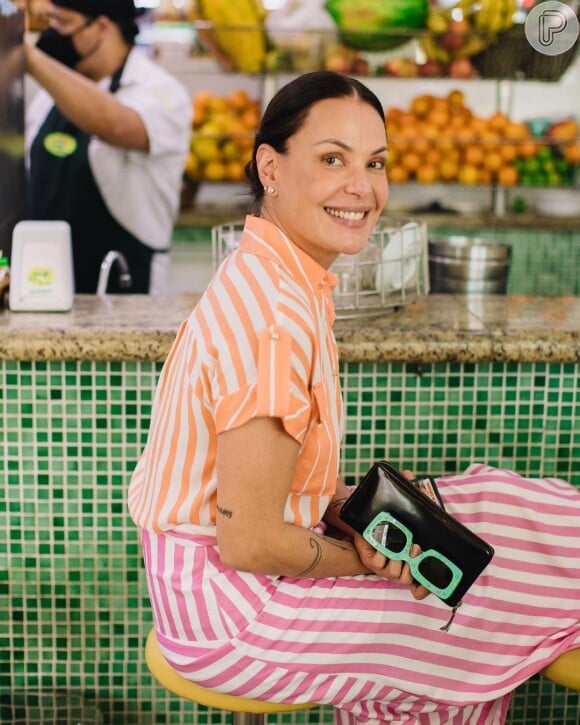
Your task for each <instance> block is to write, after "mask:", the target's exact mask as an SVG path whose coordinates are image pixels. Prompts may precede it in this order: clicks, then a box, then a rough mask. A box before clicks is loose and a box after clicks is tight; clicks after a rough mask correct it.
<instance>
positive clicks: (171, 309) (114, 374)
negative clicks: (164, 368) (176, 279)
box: [0, 295, 580, 725]
mask: <svg viewBox="0 0 580 725" xmlns="http://www.w3.org/2000/svg"><path fill="white" fill-rule="evenodd" d="M194 302H195V297H194V296H183V297H174V298H164V299H153V298H149V297H140V296H134V297H108V298H104V299H99V298H96V297H90V296H86V297H82V296H81V297H78V298H77V299H76V301H75V306H74V309H73V311H72V312H70V313H66V314H61V313H46V314H30V313H10V312H7V311H4V312H1V313H0V474H1V486H0V622H1V625H0V637H1V640H2V647H0V662H1V664H2V668H1V672H0V722H10V720H7V719H5V715H4V713H6V712H8V710H7V709H6V708H3V706H2V702H5V701H7V700H8V699H9V698H10V696H11V695H12V694H13V693H15V692H21V691H23V690H33V691H38V690H40V691H42V692H44V693H46V695H45V698H46V701H48V700H49V694H50V695H51V696H52V694H53V693H54V692H55V691H65V692H68V693H70V695H71V697H72V696H73V695H75V696H76V695H79V694H80V695H82V696H83V697H84V698H85V699H87V700H91V699H94V700H95V702H96V705H97V706H98V708H99V710H100V712H101V713H102V718H103V722H104V723H108V724H110V725H124V724H125V723H127V724H129V723H131V724H133V723H135V724H139V725H141V724H143V725H145V724H149V723H176V724H177V723H180V724H181V723H186V722H196V723H199V724H200V725H204V723H221V722H225V715H224V714H222V713H216V712H208V711H206V710H205V709H204V708H196V707H195V706H193V705H190V704H184V703H182V702H180V701H179V700H178V699H177V698H174V697H172V696H169V695H167V694H166V693H165V691H164V690H163V689H162V688H158V687H156V686H154V685H153V684H152V681H151V677H150V676H149V674H148V672H147V670H146V667H145V664H144V659H143V646H144V640H145V636H146V634H147V632H148V630H149V628H150V625H151V615H150V608H149V602H148V599H147V593H146V589H145V583H144V577H143V572H142V569H141V559H140V552H139V547H138V544H137V538H136V532H135V529H134V527H133V525H132V523H131V521H130V520H129V518H128V516H127V513H126V503H125V497H126V490H127V485H128V480H129V477H130V475H131V471H132V469H133V467H134V465H135V461H136V459H137V456H138V455H139V452H140V450H141V448H142V446H143V444H144V441H145V436H146V433H147V429H148V425H149V415H150V411H151V401H152V398H153V394H154V390H155V385H156V381H157V377H158V374H159V372H160V369H161V365H162V361H163V360H164V358H165V356H166V354H167V351H168V349H169V345H170V344H171V341H172V340H173V337H174V335H175V332H176V330H177V326H178V325H179V323H180V322H181V320H182V319H183V318H184V317H185V316H186V315H187V314H188V313H189V311H190V309H191V307H192V306H193V304H194ZM336 333H337V339H338V342H339V349H340V354H341V361H342V363H341V379H342V384H343V390H344V398H345V404H346V414H347V417H346V439H345V447H344V452H343V462H342V463H343V470H344V472H345V475H346V477H347V479H348V480H349V481H350V482H354V481H356V480H357V479H358V477H359V476H360V474H361V473H363V472H364V471H365V470H366V469H367V468H368V467H369V465H370V464H371V462H372V461H374V460H376V459H377V458H383V457H387V458H390V459H392V460H394V461H397V462H398V463H399V464H401V465H404V466H406V467H409V468H412V469H414V470H416V471H429V472H432V473H435V474H437V473H439V472H453V471H456V470H459V469H461V468H463V467H464V466H465V465H467V463H469V462H470V461H473V460H486V461H489V462H490V463H493V464H496V465H503V466H509V467H512V468H516V469H517V470H518V471H520V472H522V473H525V474H527V475H557V476H561V477H563V478H566V479H568V480H571V481H572V482H573V483H575V484H576V485H580V383H579V375H578V366H579V363H580V298H576V297H565V298H555V297H550V298H536V297H530V298H526V297H495V298H491V297H490V298H484V299H482V298H476V297H473V298H466V297H455V296H450V295H441V296H437V295H435V296H431V297H428V298H427V299H425V300H423V301H421V302H418V303H416V304H414V305H410V306H409V307H407V308H405V309H401V310H398V311H390V312H388V313H387V314H385V315H384V316H383V317H380V318H375V319H369V320H365V321H362V320H359V321H340V322H338V323H337V324H336ZM40 702H41V703H42V698H41V699H40ZM40 709H42V708H40ZM579 709H580V703H579V696H578V694H575V693H570V692H566V691H562V690H560V689H559V688H556V687H555V686H553V685H552V684H550V683H547V682H545V681H543V680H540V679H539V678H535V679H533V680H531V681H530V682H528V683H526V684H525V685H523V686H522V687H520V688H519V689H518V691H517V692H516V694H515V696H514V699H513V705H512V708H511V713H510V720H509V722H510V723H512V724H513V725H524V724H526V725H528V724H529V725H531V724H532V723H535V724H536V723H541V725H544V724H549V723H552V724H553V725H577V723H578V715H579ZM280 720H281V721H282V720H283V721H284V722H288V723H304V722H312V723H318V722H323V721H324V722H331V721H332V712H331V711H330V710H328V709H324V708H319V709H316V710H314V711H312V712H310V713H294V714H292V715H287V716H284V717H283V718H280ZM33 722H43V723H45V722H46V723H53V722H54V720H51V719H46V720H40V719H39V720H36V719H35V720H30V725H33ZM64 722H65V721H63V723H64ZM67 722H68V721H67ZM71 722H72V721H71ZM75 725H76V724H75ZM83 725H84V721H83Z"/></svg>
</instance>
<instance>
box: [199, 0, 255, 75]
mask: <svg viewBox="0 0 580 725" xmlns="http://www.w3.org/2000/svg"><path fill="white" fill-rule="evenodd" d="M197 17H198V18H199V19H201V20H206V21H208V22H209V23H211V24H212V26H213V29H212V30H211V33H209V34H208V35H206V40H207V41H208V42H207V44H208V46H210V50H216V49H215V47H212V44H213V45H214V46H215V45H217V46H218V49H219V50H221V51H222V53H223V54H224V55H225V56H226V57H227V59H229V61H231V64H232V65H233V69H234V70H238V71H241V72H242V73H259V72H260V71H261V70H263V69H264V64H265V61H266V52H267V48H266V32H265V29H264V20H265V18H266V11H265V10H264V6H263V5H262V3H261V0H235V2H232V0H197ZM210 36H211V37H210Z"/></svg>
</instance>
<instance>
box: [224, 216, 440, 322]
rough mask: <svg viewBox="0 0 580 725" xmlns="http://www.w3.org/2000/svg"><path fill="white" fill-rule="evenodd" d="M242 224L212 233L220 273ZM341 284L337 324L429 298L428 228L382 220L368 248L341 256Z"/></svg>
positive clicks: (338, 271)
mask: <svg viewBox="0 0 580 725" xmlns="http://www.w3.org/2000/svg"><path fill="white" fill-rule="evenodd" d="M243 228H244V224H243V222H242V221H234V222H226V223H224V224H220V225H218V226H214V227H212V230H211V237H212V262H213V269H214V271H215V270H216V269H217V268H218V266H219V265H220V263H221V262H222V261H223V260H224V259H225V258H226V257H227V256H228V254H230V253H231V252H233V251H234V250H235V249H237V247H238V246H239V243H240V237H241V235H242V231H243ZM330 270H331V272H333V273H334V274H335V275H336V277H337V279H338V284H337V286H336V287H335V289H334V292H333V299H334V306H335V309H336V317H337V319H343V320H344V319H352V318H356V317H369V316H377V315H382V314H383V313H384V312H385V310H387V309H389V308H397V307H402V306H404V305H407V304H410V303H411V302H414V301H415V300H417V299H420V298H422V297H425V296H426V295H427V294H428V293H429V252H428V240H427V226H426V224H425V223H424V222H420V221H415V220H412V219H393V218H390V217H386V216H385V217H381V218H380V219H379V221H378V223H377V225H376V227H375V229H374V230H373V232H372V234H371V236H370V239H369V242H368V244H367V246H366V247H365V248H364V249H363V250H362V251H361V252H359V253H358V254H353V255H347V254H341V255H339V256H338V257H337V258H336V260H335V261H334V263H333V265H332V266H331V268H330Z"/></svg>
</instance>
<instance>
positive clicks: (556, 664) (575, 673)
mask: <svg viewBox="0 0 580 725" xmlns="http://www.w3.org/2000/svg"><path fill="white" fill-rule="evenodd" d="M541 672H542V675H544V677H547V678H548V679H549V680H552V682H555V683H556V684H558V685H562V687H567V688H568V689H570V690H579V691H580V649H571V650H570V651H569V652H564V654H561V655H560V656H559V657H558V658H557V659H555V660H554V661H553V662H551V663H550V664H549V665H548V666H547V667H544V669H543V670H542V671H541Z"/></svg>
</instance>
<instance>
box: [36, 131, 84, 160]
mask: <svg viewBox="0 0 580 725" xmlns="http://www.w3.org/2000/svg"><path fill="white" fill-rule="evenodd" d="M44 148H45V149H46V150H47V151H48V153H49V154H52V156H57V157H58V158H61V159H64V158H65V157H66V156H72V154H74V152H75V151H76V150H77V140H76V138H74V136H69V134H68V133H60V132H55V133H49V134H48V135H47V136H45V137H44Z"/></svg>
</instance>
